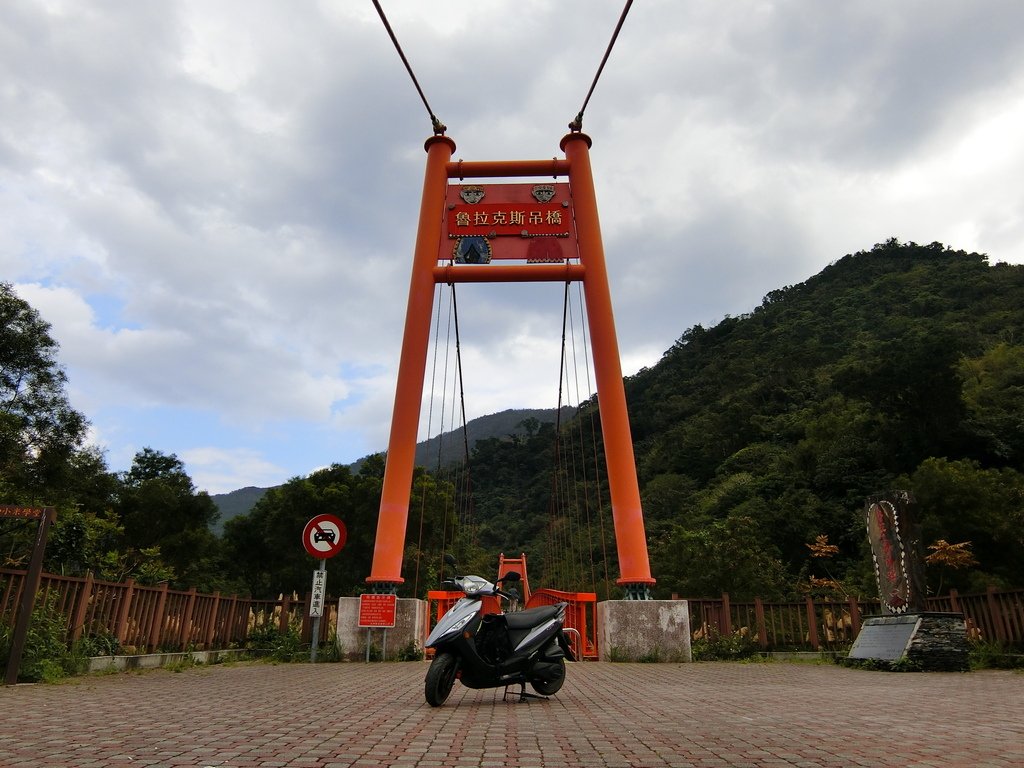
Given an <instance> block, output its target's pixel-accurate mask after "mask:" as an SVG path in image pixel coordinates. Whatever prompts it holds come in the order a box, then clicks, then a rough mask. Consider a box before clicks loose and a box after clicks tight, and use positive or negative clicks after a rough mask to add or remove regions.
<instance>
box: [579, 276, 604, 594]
mask: <svg viewBox="0 0 1024 768" xmlns="http://www.w3.org/2000/svg"><path fill="white" fill-rule="evenodd" d="M576 293H577V295H578V296H579V302H580V312H581V313H582V312H583V306H584V304H583V288H582V285H581V284H579V283H577V286H576ZM580 325H581V327H582V328H583V359H584V360H589V359H590V350H589V345H588V343H587V333H586V329H587V324H586V323H585V322H581V323H580ZM586 370H587V392H588V393H592V392H593V391H594V387H593V385H592V384H591V381H590V367H589V366H587V369H586ZM598 407H599V406H598ZM588 410H589V414H590V444H591V446H592V447H593V449H594V490H595V495H596V497H597V499H596V502H597V503H596V506H597V519H598V521H599V523H600V528H601V562H602V564H603V566H604V594H605V599H606V600H610V599H611V594H612V593H611V579H610V578H609V577H608V538H607V536H606V535H605V528H604V518H605V514H604V504H603V501H602V498H601V477H600V467H601V464H600V457H599V456H598V453H597V419H596V418H595V415H594V413H595V411H596V410H597V408H590V409H588ZM582 429H583V422H582V420H581V421H580V430H581V431H582ZM588 498H589V494H588ZM594 591H595V592H596V591H597V589H596V586H595V589H594Z"/></svg>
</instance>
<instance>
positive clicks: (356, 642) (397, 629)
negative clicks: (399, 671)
mask: <svg viewBox="0 0 1024 768" xmlns="http://www.w3.org/2000/svg"><path fill="white" fill-rule="evenodd" d="M426 621H427V604H426V602H425V601H423V600H416V599H414V598H399V600H398V602H397V604H396V606H395V626H393V627H387V628H386V629H384V628H379V627H375V628H373V629H369V630H368V629H367V628H366V627H360V626H359V598H358V597H342V598H339V599H338V649H339V650H340V652H341V657H342V658H343V659H345V660H346V661H365V660H366V645H367V636H369V644H370V650H371V654H370V655H371V658H373V659H374V660H380V659H383V660H384V661H397V660H398V659H399V658H400V657H403V656H404V654H406V653H407V652H408V651H409V650H410V649H416V650H417V651H419V652H420V653H422V652H423V630H424V627H425V626H426Z"/></svg>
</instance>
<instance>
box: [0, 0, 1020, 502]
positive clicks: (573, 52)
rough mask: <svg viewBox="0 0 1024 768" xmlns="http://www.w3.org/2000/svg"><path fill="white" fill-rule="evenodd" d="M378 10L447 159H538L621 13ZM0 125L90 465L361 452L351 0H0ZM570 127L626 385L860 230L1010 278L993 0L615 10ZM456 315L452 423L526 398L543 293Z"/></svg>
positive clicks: (273, 461)
mask: <svg viewBox="0 0 1024 768" xmlns="http://www.w3.org/2000/svg"><path fill="white" fill-rule="evenodd" d="M382 5H383V7H384V10H385V12H386V13H387V14H388V16H389V19H390V21H391V24H392V26H393V28H394V29H395V32H396V34H397V35H398V38H399V40H400V42H401V43H402V45H403V47H404V49H405V52H406V55H407V56H408V58H409V60H410V62H411V64H412V66H413V68H414V70H415V72H416V75H417V77H418V78H419V80H420V83H421V85H422V86H423V89H424V91H425V93H426V95H427V99H428V100H429V101H430V105H431V107H432V108H433V110H434V112H435V113H436V114H437V116H438V117H439V118H440V119H441V120H442V121H443V122H444V123H445V124H447V126H448V135H449V136H451V137H452V138H453V139H454V140H455V142H456V143H457V145H458V149H457V151H456V153H455V157H456V158H464V159H466V160H495V159H541V158H550V157H554V156H560V155H561V153H560V150H559V148H558V143H559V139H560V138H561V137H562V135H563V134H564V133H565V132H566V125H567V123H568V122H569V120H571V119H572V118H573V117H574V116H575V115H576V113H577V112H578V111H579V108H580V106H581V105H582V102H583V98H584V96H585V95H586V91H587V88H588V87H589V85H590V82H591V79H592V78H593V75H594V73H595V71H596V69H597V65H598V63H599V62H600V58H601V56H602V54H603V53H604V49H605V46H606V45H607V43H608V40H609V38H610V36H611V33H612V30H613V29H614V27H615V23H616V22H617V20H618V17H619V14H620V12H621V10H622V2H620V1H619V0H607V1H606V0H557V2H555V1H554V0H550V1H549V2H541V1H540V0H516V2H513V1H512V0H501V1H498V0H475V1H474V2H449V1H448V0H438V2H429V3H428V2H423V0H383V2H382ZM0 114H2V116H3V117H2V119H0V280H5V281H9V282H12V283H14V285H15V288H16V290H17V292H18V293H19V295H21V296H22V297H23V298H25V299H26V300H27V301H29V302H30V303H31V304H32V305H33V306H34V307H35V308H36V309H38V310H39V311H40V312H41V313H42V315H43V317H44V318H45V319H46V320H47V321H49V322H50V323H51V324H52V326H53V334H54V336H55V337H56V338H57V340H58V341H59V342H60V345H61V350H60V360H61V362H62V364H63V365H64V367H65V368H66V370H67V373H68V376H69V379H70V384H69V395H70V398H71V401H72V404H73V405H74V406H75V407H76V408H77V409H78V410H80V411H82V412H83V413H85V414H86V415H87V417H88V418H89V419H90V421H91V422H92V425H93V439H94V440H95V442H96V443H97V444H98V445H100V446H102V447H103V448H104V449H105V451H106V453H107V459H108V463H109V465H110V467H111V469H113V470H121V469H127V467H128V466H129V464H130V462H131V458H132V456H133V455H134V454H135V452H136V451H138V450H140V449H141V448H143V447H145V446H150V447H153V448H155V449H157V450H160V451H163V452H165V453H176V454H177V455H178V456H179V457H180V458H182V459H183V460H184V461H185V463H186V466H187V468H188V470H189V472H190V474H191V475H192V477H193V479H194V480H195V482H196V484H197V486H198V487H200V488H202V489H206V490H209V491H210V492H211V493H218V492H225V491H229V490H232V489H235V488H240V487H243V486H247V485H259V486H268V485H276V484H279V483H281V482H284V481H285V480H287V479H288V478H290V477H294V476H296V475H304V474H307V473H308V472H310V471H311V470H313V469H315V468H317V467H320V466H324V465H327V464H330V463H331V462H342V463H347V462H350V461H353V460H355V459H357V458H359V457H361V456H363V455H366V454H367V453H371V452H373V451H377V450H382V449H384V448H385V447H386V445H387V435H388V430H389V428H390V418H391V408H392V403H393V398H394V387H395V376H396V369H397V361H398V355H399V350H400V345H401V335H402V325H403V321H404V314H405V302H406V295H407V290H408V284H409V271H410V264H411V253H412V247H413V243H414V239H415V235H416V231H415V228H416V220H417V216H418V209H419V197H420V192H421V189H422V180H423V167H424V162H425V158H426V155H425V153H424V152H423V141H424V139H425V138H426V137H427V136H429V135H430V124H429V121H428V119H427V115H426V110H425V109H424V107H423V105H422V104H421V102H420V101H419V97H418V96H417V94H416V91H415V89H414V87H413V85H412V83H411V81H410V80H409V78H408V75H407V74H406V72H405V69H404V68H403V66H402V63H401V61H400V59H399V58H398V55H397V54H396V52H395V50H394V48H393V47H392V44H391V41H390V40H389V38H388V36H387V33H386V32H385V30H384V28H383V26H382V24H381V23H380V20H379V19H378V17H377V15H376V12H375V10H374V8H373V5H372V3H371V2H370V0H358V1H357V0H320V2H316V1H314V0H297V1H296V2H269V1H266V0H239V1H237V2H230V1H228V0H216V1H214V0H196V1H195V2H187V1H185V0H159V2H158V1H156V0H152V1H149V0H132V1H131V2H116V1H114V0H110V1H109V2H99V1H98V0H5V2H3V3H2V4H0ZM584 129H585V130H586V132H587V133H588V134H590V135H591V136H592V137H593V141H594V144H593V149H592V150H591V160H592V163H593V166H594V174H595V179H596V184H597V195H598V202H599V205H600V207H601V223H602V229H603V232H604V237H605V250H606V254H607V258H608V262H609V271H610V276H611V283H612V285H611V288H612V296H613V301H614V305H615V313H616V323H617V327H618V333H619V342H620V347H621V351H622V364H623V371H624V372H625V373H626V374H629V373H633V372H635V371H637V370H638V369H639V368H641V367H642V366H644V365H651V364H653V363H655V362H657V360H658V359H659V358H660V356H661V355H662V353H663V352H664V351H665V350H666V349H667V348H669V347H670V346H671V345H672V343H673V342H674V341H675V340H676V339H677V338H678V337H679V336H680V335H681V334H682V333H683V332H684V331H685V330H686V329H687V328H689V327H691V326H693V325H694V324H696V323H702V324H705V325H708V324H713V323H716V322H717V321H719V320H721V319H722V318H723V317H724V316H725V315H736V314H741V313H744V312H748V311H750V310H752V309H753V308H754V307H755V306H756V305H757V304H759V303H760V300H761V298H762V297H763V296H764V294H766V293H767V292H768V291H771V290H773V289H775V288H779V287H782V286H784V285H789V284H792V283H797V282H801V281H803V280H805V279H807V278H808V277H810V276H812V275H813V274H816V273H817V272H818V271H820V270H821V269H822V268H823V267H824V266H826V265H827V264H828V263H830V262H832V261H835V260H836V259H838V258H840V257H842V256H843V255H845V254H847V253H852V252H855V251H858V250H864V249H869V248H870V247H871V246H872V245H874V244H875V243H878V242H881V241H883V240H885V239H887V238H889V237H897V238H899V239H900V240H902V241H916V242H922V243H930V242H932V241H940V242H942V243H945V244H946V245H950V246H953V247H955V248H962V249H966V250H976V251H980V252H984V253H987V254H988V255H989V257H990V261H991V262H992V263H995V262H997V261H1006V262H1012V263H1018V264H1019V263H1024V141H1022V140H1021V137H1022V136H1024V3H1020V2H1019V0H1007V1H1006V2H996V1H994V0H971V1H970V2H965V1H963V0H956V1H953V0H904V1H903V2H897V3H894V2H883V1H882V0H877V1H876V0H864V1H863V2H855V3H849V2H847V3H839V2H783V1H779V2H772V1H771V0H761V1H759V2H755V1H753V0H750V1H746V0H736V1H735V2H728V3H725V2H720V0H637V2H635V3H634V5H633V8H632V10H631V12H630V15H629V17H628V19H627V21H626V23H625V26H624V27H623V30H622V33H621V35H620V37H619V41H618V43H617V45H616V48H615V50H614V51H613V53H612V56H611V58H610V60H609V62H608V65H607V67H606V69H605V72H604V74H603V76H602V78H601V81H600V82H599V84H598V86H597V89H596V91H595V93H594V96H593V98H592V100H591V102H590V106H589V107H588V109H587V111H586V115H585V120H584ZM458 307H459V317H460V329H461V341H462V354H463V360H464V366H465V381H466V409H467V413H468V416H469V417H470V418H472V417H474V416H479V415H483V414H486V413H493V412H496V411H500V410H504V409H506V408H511V407H524V406H530V407H554V406H555V405H556V403H557V396H558V393H557V383H558V371H559V349H560V325H561V317H562V288H561V287H560V286H557V285H547V284H544V285H536V284H535V285H532V286H531V285H507V286H491V287H482V286H463V287H461V288H460V289H459V293H458ZM442 354H443V353H442ZM429 376H430V373H429V371H428V377H429ZM428 388H429V387H428ZM428 410H429V409H427V408H424V413H425V414H426V413H427V411H428ZM424 421H425V422H426V416H425V418H424ZM432 421H433V423H434V431H436V425H437V422H438V417H437V416H436V415H434V416H432ZM426 431H427V427H426V425H425V426H424V432H426ZM425 436H426V435H425V434H423V435H421V438H422V437H425Z"/></svg>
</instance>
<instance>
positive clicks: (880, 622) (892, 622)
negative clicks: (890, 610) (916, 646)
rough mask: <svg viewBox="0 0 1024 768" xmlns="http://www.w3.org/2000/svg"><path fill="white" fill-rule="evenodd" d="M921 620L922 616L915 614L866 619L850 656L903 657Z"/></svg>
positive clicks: (869, 657)
mask: <svg viewBox="0 0 1024 768" xmlns="http://www.w3.org/2000/svg"><path fill="white" fill-rule="evenodd" d="M920 621H921V619H920V617H919V616H916V615H913V614H910V615H904V616H872V617H871V618H869V619H865V620H864V624H863V626H862V627H861V629H860V634H859V635H857V640H856V641H855V642H854V644H853V648H851V649H850V655H849V657H848V658H851V659H881V660H883V661H897V660H899V659H901V658H903V656H904V654H906V652H907V649H908V648H909V647H910V641H911V640H912V639H913V637H914V633H915V632H916V631H917V627H918V624H919V623H920Z"/></svg>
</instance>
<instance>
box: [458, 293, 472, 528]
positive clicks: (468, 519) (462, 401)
mask: <svg viewBox="0 0 1024 768" xmlns="http://www.w3.org/2000/svg"><path fill="white" fill-rule="evenodd" d="M452 310H453V313H454V315H455V374H456V376H457V378H458V382H459V409H460V411H461V416H462V447H463V466H464V467H465V470H464V472H463V476H462V482H463V483H465V485H464V486H463V495H462V500H463V501H464V503H465V508H464V509H462V510H460V512H464V516H463V520H462V522H465V525H466V530H467V533H468V535H469V536H470V537H471V540H472V539H474V538H475V530H474V520H473V483H472V481H471V476H470V471H469V427H468V426H467V424H466V387H465V384H464V382H463V378H462V344H461V340H460V336H459V304H458V301H457V300H456V295H455V285H454V284H453V285H452ZM452 406H453V407H454V402H453V403H452Z"/></svg>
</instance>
